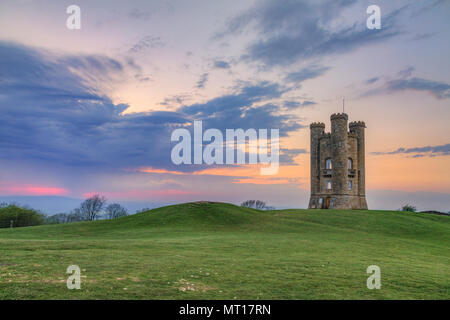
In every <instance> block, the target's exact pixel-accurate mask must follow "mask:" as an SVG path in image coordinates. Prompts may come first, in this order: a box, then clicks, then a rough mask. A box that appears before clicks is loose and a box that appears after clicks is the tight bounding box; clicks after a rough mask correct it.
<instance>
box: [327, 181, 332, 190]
mask: <svg viewBox="0 0 450 320" xmlns="http://www.w3.org/2000/svg"><path fill="white" fill-rule="evenodd" d="M327 190H331V181H330V180H327Z"/></svg>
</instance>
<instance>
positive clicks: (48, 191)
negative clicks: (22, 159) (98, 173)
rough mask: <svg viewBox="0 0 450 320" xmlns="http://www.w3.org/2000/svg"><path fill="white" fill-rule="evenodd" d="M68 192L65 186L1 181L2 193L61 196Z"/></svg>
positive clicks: (0, 189) (0, 191) (0, 192)
mask: <svg viewBox="0 0 450 320" xmlns="http://www.w3.org/2000/svg"><path fill="white" fill-rule="evenodd" d="M67 193H69V190H67V189H64V188H57V187H48V186H40V185H35V184H17V183H10V182H0V194H1V195H24V196H60V195H65V194H67Z"/></svg>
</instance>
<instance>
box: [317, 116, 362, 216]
mask: <svg viewBox="0 0 450 320" xmlns="http://www.w3.org/2000/svg"><path fill="white" fill-rule="evenodd" d="M365 127H366V125H365V124H364V122H362V121H358V122H350V124H349V125H348V116H347V114H345V113H337V114H333V115H332V116H331V132H330V133H325V124H324V123H312V124H311V125H310V129H311V148H310V153H311V199H310V200H309V208H310V209H316V208H317V209H328V208H330V209H367V202H366V190H365V148H364V143H365V142H364V128H365ZM348 129H350V131H349V130H348Z"/></svg>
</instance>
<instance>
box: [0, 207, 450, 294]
mask: <svg viewBox="0 0 450 320" xmlns="http://www.w3.org/2000/svg"><path fill="white" fill-rule="evenodd" d="M449 248H450V217H447V216H438V215H431V214H421V213H406V212H394V211H392V212H391V211H344V210H275V211H257V210H253V209H245V208H241V207H237V206H234V205H231V204H223V203H222V204H221V203H186V204H182V205H176V206H169V207H163V208H158V209H154V210H151V211H148V212H145V213H140V214H136V215H132V216H129V217H126V218H121V219H116V220H109V221H95V222H82V223H73V224H64V225H46V226H38V227H26V228H17V229H0V299H449V298H450V249H449ZM73 264H75V265H78V266H80V268H81V270H82V278H81V279H82V283H81V290H68V289H67V287H66V279H67V277H68V276H69V275H68V274H66V269H67V267H68V266H69V265H73ZM369 265H378V266H379V267H380V268H381V285H382V287H381V289H380V290H369V289H367V286H366V280H367V277H368V276H369V275H368V274H366V268H367V267H368V266H369Z"/></svg>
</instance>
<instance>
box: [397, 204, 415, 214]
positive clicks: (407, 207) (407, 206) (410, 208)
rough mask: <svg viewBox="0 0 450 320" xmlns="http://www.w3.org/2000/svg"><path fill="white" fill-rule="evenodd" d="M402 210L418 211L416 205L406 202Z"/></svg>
mask: <svg viewBox="0 0 450 320" xmlns="http://www.w3.org/2000/svg"><path fill="white" fill-rule="evenodd" d="M400 210H401V211H407V212H416V211H417V209H416V207H414V206H412V205H410V204H405V205H404V206H402V208H401V209H400Z"/></svg>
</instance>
